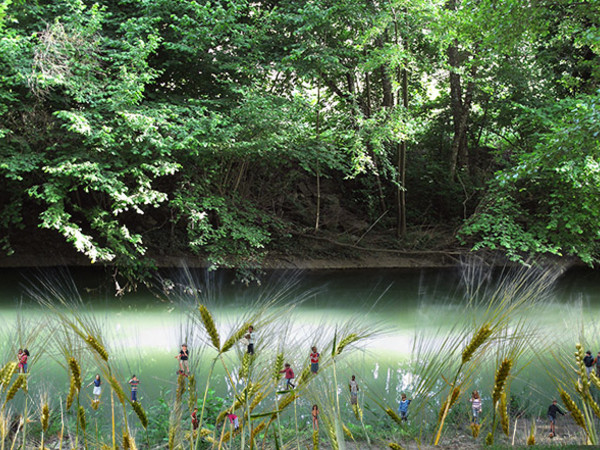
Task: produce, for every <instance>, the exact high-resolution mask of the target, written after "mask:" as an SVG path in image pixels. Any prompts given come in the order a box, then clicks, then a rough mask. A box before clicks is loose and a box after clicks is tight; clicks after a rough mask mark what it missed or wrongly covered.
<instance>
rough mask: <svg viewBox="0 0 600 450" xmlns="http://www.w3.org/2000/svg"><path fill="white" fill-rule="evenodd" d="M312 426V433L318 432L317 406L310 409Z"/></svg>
mask: <svg viewBox="0 0 600 450" xmlns="http://www.w3.org/2000/svg"><path fill="white" fill-rule="evenodd" d="M312 424H313V431H319V407H318V406H317V405H313V407H312Z"/></svg>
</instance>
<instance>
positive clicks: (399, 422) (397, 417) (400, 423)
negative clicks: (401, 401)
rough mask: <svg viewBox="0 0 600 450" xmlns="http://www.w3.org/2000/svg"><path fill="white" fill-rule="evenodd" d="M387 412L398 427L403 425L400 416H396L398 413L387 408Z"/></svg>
mask: <svg viewBox="0 0 600 450" xmlns="http://www.w3.org/2000/svg"><path fill="white" fill-rule="evenodd" d="M385 412H386V414H387V415H388V416H390V418H391V419H392V420H393V421H394V422H396V423H397V424H398V425H402V419H401V418H400V416H398V414H396V411H394V410H393V409H392V408H386V409H385Z"/></svg>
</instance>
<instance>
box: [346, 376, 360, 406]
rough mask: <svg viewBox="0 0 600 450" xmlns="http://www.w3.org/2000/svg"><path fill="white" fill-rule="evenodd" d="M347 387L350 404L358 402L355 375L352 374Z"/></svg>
mask: <svg viewBox="0 0 600 450" xmlns="http://www.w3.org/2000/svg"><path fill="white" fill-rule="evenodd" d="M348 389H350V404H352V405H357V404H358V382H357V381H356V376H355V375H352V379H351V380H350V381H349V382H348Z"/></svg>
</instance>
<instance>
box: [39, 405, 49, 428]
mask: <svg viewBox="0 0 600 450" xmlns="http://www.w3.org/2000/svg"><path fill="white" fill-rule="evenodd" d="M40 423H41V425H42V430H43V431H44V432H46V431H48V425H49V423H50V407H49V406H48V403H47V402H44V404H43V405H42V414H41V415H40Z"/></svg>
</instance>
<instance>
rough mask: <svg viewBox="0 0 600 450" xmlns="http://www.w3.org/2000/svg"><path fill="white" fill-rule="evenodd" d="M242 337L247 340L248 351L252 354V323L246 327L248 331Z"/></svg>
mask: <svg viewBox="0 0 600 450" xmlns="http://www.w3.org/2000/svg"><path fill="white" fill-rule="evenodd" d="M244 337H245V338H246V339H247V340H248V353H249V354H250V355H254V327H253V326H252V325H250V326H249V327H248V333H246V336H244Z"/></svg>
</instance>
